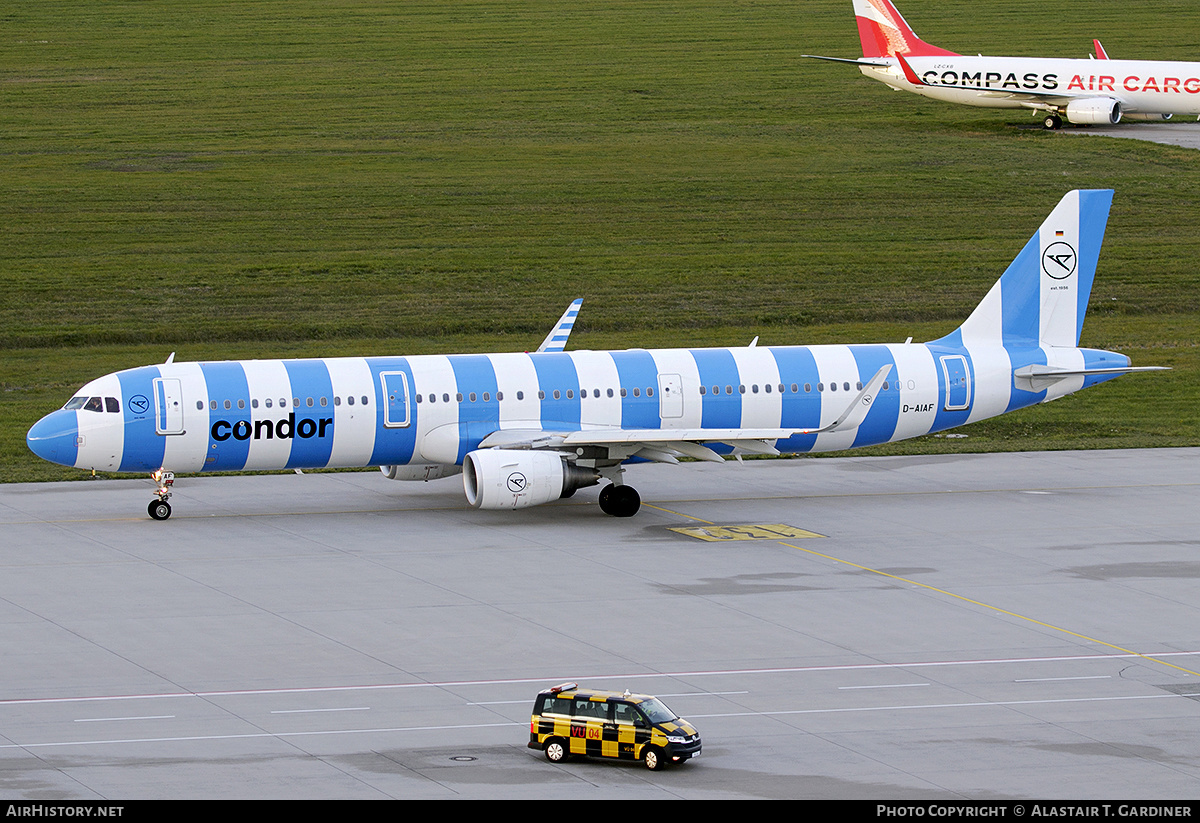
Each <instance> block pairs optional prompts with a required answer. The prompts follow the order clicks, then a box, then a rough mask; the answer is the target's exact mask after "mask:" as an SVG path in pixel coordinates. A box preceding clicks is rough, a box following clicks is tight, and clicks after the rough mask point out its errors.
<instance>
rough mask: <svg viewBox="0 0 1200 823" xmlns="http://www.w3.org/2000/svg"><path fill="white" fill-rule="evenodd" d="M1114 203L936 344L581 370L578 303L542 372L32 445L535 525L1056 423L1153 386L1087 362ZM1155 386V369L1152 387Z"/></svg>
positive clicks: (369, 363) (1046, 228)
mask: <svg viewBox="0 0 1200 823" xmlns="http://www.w3.org/2000/svg"><path fill="white" fill-rule="evenodd" d="M1111 203H1112V192H1111V191H1108V190H1103V191H1073V192H1070V193H1069V194H1067V195H1066V196H1065V197H1064V198H1063V199H1062V201H1061V202H1060V203H1059V204H1058V206H1057V207H1056V208H1055V209H1054V211H1053V212H1052V213H1051V214H1050V216H1049V217H1048V218H1047V219H1046V222H1045V223H1043V224H1042V227H1041V228H1040V229H1039V230H1038V232H1037V233H1036V234H1035V235H1034V236H1033V238H1032V239H1031V240H1030V241H1029V242H1028V243H1027V244H1026V245H1025V248H1024V249H1022V251H1021V253H1020V254H1018V255H1017V257H1016V259H1015V260H1013V262H1012V263H1011V264H1010V265H1009V267H1008V269H1007V270H1006V271H1005V272H1004V274H1003V275H1002V276H1001V277H1000V279H999V281H997V283H996V284H995V285H994V286H993V287H992V289H991V291H989V292H988V294H987V296H985V297H984V298H983V301H982V302H981V303H980V304H979V306H978V307H977V308H976V309H975V311H974V312H973V313H972V314H971V316H970V317H968V318H967V321H966V322H965V323H963V324H962V326H960V327H959V328H958V329H957V330H956V331H954V332H953V333H951V334H949V335H947V336H945V337H942V338H940V339H938V340H934V341H933V342H931V343H924V344H914V343H912V342H911V340H910V341H908V342H905V343H901V344H882V345H849V346H834V345H826V346H787V347H776V346H757V345H755V343H756V342H757V338H755V342H753V343H751V344H750V345H749V346H746V347H741V348H718V349H662V350H651V351H647V350H644V349H630V350H628V351H571V352H567V351H564V350H563V349H564V347H565V344H566V340H567V336H568V335H569V334H570V331H571V327H572V325H573V324H574V322H575V315H576V313H577V312H578V310H579V305H580V303H581V301H578V300H577V301H575V303H573V304H572V305H571V306H570V307H569V308H568V309H567V311H566V313H565V314H564V315H563V316H562V318H561V319H560V321H559V323H558V325H557V326H556V327H555V329H554V330H553V331H551V333H550V335H549V336H548V337H547V338H546V341H545V342H544V343H543V344H542V347H541V348H540V349H539V350H538V351H537V352H535V353H532V354H528V353H526V354H515V353H506V354H457V355H437V356H432V355H429V356H419V357H350V358H336V359H320V360H240V361H231V362H218V363H176V362H173V357H174V355H172V357H171V358H168V360H167V362H166V363H163V364H160V365H156V366H144V367H142V368H135V369H130V370H128V371H121V372H117V373H116V374H110V375H106V376H105V377H101V378H99V379H97V380H93V381H92V382H91V383H88V384H87V385H86V386H84V387H83V388H82V389H80V390H79V392H78V393H77V394H76V395H75V397H73V398H72V399H71V400H70V401H69V402H68V403H67V404H66V406H64V407H63V408H62V409H60V410H58V411H55V412H52V413H51V414H49V415H47V416H46V417H43V418H42V419H41V420H39V421H38V422H37V423H35V424H34V426H33V427H32V428H31V429H30V430H29V434H28V438H27V442H28V444H29V448H30V449H32V450H33V452H34V453H35V454H37V455H38V456H40V457H42V458H44V459H46V460H49V461H52V462H54V463H61V464H63V465H66V466H75V467H77V468H81V469H92V470H101V471H116V472H152V473H153V477H154V478H155V479H156V480H157V481H158V482H159V487H158V491H157V493H156V497H155V499H154V500H152V501H151V503H150V506H149V512H150V516H151V517H153V518H154V519H156V520H164V519H166V518H167V517H169V516H170V514H171V507H170V504H169V503H168V502H167V499H168V498H169V497H170V495H171V485H172V482H173V481H174V473H176V472H213V471H243V470H247V471H249V470H268V469H307V468H332V467H351V466H379V467H380V468H381V469H382V471H383V473H384V474H385V475H386V476H388V477H389V478H392V479H395V480H432V479H436V478H440V477H446V476H450V475H455V474H458V473H459V472H462V474H463V486H464V489H465V491H466V496H467V501H468V502H469V503H470V504H471V505H472V506H475V507H476V508H481V509H515V508H522V507H525V506H534V505H538V504H541V503H548V502H550V501H552V500H556V499H558V498H560V497H568V496H570V495H571V494H573V493H574V492H575V491H576V490H577V489H579V488H582V487H585V486H591V485H594V484H596V483H599V482H600V481H601V480H602V479H605V480H608V481H611V482H610V484H609V485H607V486H605V488H604V489H603V490H602V491H601V492H600V508H601V509H602V510H603V511H605V512H606V513H608V514H611V515H616V516H618V517H628V516H630V515H633V514H634V513H636V512H637V510H638V507H639V506H640V504H641V500H640V498H639V496H638V493H637V492H636V491H635V490H634V489H633V488H631V487H630V486H628V485H625V484H624V482H623V477H624V471H625V466H626V464H627V463H628V462H631V461H633V462H637V461H639V460H653V461H662V462H667V463H675V462H677V461H678V458H680V457H690V458H695V459H699V460H710V461H714V462H721V461H722V457H721V455H722V453H724V454H729V453H733V454H735V455H739V454H742V453H750V454H772V455H774V454H779V453H780V452H822V451H833V450H838V449H849V448H854V447H857V446H868V445H873V444H876V443H887V442H891V441H895V440H903V439H905V438H909V437H916V436H918V435H923V434H928V433H929V432H936V431H941V430H943V429H949V428H952V427H954V426H959V425H962V424H964V423H971V422H974V421H976V420H983V419H984V418H987V417H994V416H996V415H999V414H1003V413H1005V412H1009V411H1013V410H1014V409H1019V408H1021V407H1023V406H1030V405H1033V404H1035V403H1044V402H1046V401H1049V400H1054V399H1055V398H1058V397H1062V396H1063V395H1067V394H1070V393H1072V392H1075V391H1078V390H1079V389H1082V388H1086V387H1088V386H1092V385H1094V384H1096V383H1100V382H1103V381H1105V380H1109V379H1111V378H1113V377H1116V376H1118V375H1121V374H1124V373H1126V372H1132V371H1142V370H1147V369H1138V368H1133V367H1131V366H1130V362H1129V358H1128V357H1126V356H1125V355H1123V354H1116V353H1114V352H1106V351H1097V350H1093V349H1081V348H1078V344H1079V334H1080V331H1081V329H1082V326H1083V317H1084V311H1085V310H1086V308H1087V303H1088V295H1089V294H1090V292H1091V289H1092V278H1093V275H1094V274H1095V271H1096V262H1097V259H1098V258H1099V255H1100V244H1101V242H1102V241H1103V239H1104V228H1105V225H1106V223H1107V221H1108V212H1109V207H1110V205H1111ZM1148 368H1154V367H1148Z"/></svg>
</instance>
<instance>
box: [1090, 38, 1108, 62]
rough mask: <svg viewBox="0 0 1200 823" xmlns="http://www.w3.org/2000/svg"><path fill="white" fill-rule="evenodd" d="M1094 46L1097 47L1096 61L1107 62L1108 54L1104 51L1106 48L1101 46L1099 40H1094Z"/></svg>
mask: <svg viewBox="0 0 1200 823" xmlns="http://www.w3.org/2000/svg"><path fill="white" fill-rule="evenodd" d="M1092 45H1093V46H1095V47H1096V59H1097V60H1107V59H1108V52H1106V51H1105V50H1104V46H1102V45H1100V41H1099V40H1092Z"/></svg>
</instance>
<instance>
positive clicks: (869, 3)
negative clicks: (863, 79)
mask: <svg viewBox="0 0 1200 823" xmlns="http://www.w3.org/2000/svg"><path fill="white" fill-rule="evenodd" d="M854 20H855V22H857V23H858V37H859V39H860V40H862V51H863V57H895V56H896V55H897V54H904V55H915V56H917V57H926V56H930V55H936V54H954V52H952V51H946V50H945V49H939V48H938V47H937V46H932V45H930V44H929V43H926V42H925V41H924V40H922V39H921V38H920V37H917V35H916V34H914V33H913V30H912V29H911V28H909V27H908V23H906V22H904V18H903V17H901V16H900V12H898V11H896V7H895V6H893V5H892V4H891V0H854Z"/></svg>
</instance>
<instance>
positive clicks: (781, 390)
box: [779, 383, 796, 394]
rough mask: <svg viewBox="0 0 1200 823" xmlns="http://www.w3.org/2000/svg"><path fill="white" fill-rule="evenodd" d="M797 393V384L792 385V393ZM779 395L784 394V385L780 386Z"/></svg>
mask: <svg viewBox="0 0 1200 823" xmlns="http://www.w3.org/2000/svg"><path fill="white" fill-rule="evenodd" d="M795 391H796V384H795V383H793V384H792V392H793V393H794V392H795ZM779 393H780V394H783V384H782V383H780V384H779Z"/></svg>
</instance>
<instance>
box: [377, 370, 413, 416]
mask: <svg viewBox="0 0 1200 823" xmlns="http://www.w3.org/2000/svg"><path fill="white" fill-rule="evenodd" d="M379 379H380V380H382V381H383V402H384V416H383V424H384V425H385V426H389V427H392V428H401V427H404V426H407V425H408V375H406V374H405V373H404V372H400V371H385V372H381V373H380V375H379Z"/></svg>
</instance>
